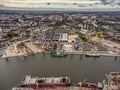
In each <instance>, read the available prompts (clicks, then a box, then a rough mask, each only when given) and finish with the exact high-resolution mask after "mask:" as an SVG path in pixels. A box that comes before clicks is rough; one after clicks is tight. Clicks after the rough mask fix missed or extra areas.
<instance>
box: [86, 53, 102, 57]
mask: <svg viewBox="0 0 120 90" xmlns="http://www.w3.org/2000/svg"><path fill="white" fill-rule="evenodd" d="M86 56H87V57H100V55H99V54H94V53H93V54H91V53H87V54H86Z"/></svg>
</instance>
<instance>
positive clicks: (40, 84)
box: [16, 75, 71, 89]
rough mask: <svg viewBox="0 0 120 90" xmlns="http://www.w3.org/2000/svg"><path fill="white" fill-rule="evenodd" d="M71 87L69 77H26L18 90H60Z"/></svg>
mask: <svg viewBox="0 0 120 90" xmlns="http://www.w3.org/2000/svg"><path fill="white" fill-rule="evenodd" d="M70 85H71V82H70V78H69V77H46V78H45V77H43V78H41V77H31V76H30V75H26V76H25V78H24V80H22V82H21V84H20V85H19V86H18V87H16V88H31V89H38V88H58V87H68V86H70Z"/></svg>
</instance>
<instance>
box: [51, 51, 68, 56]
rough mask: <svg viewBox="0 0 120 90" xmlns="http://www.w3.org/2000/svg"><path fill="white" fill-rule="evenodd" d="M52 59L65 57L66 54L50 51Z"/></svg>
mask: <svg viewBox="0 0 120 90" xmlns="http://www.w3.org/2000/svg"><path fill="white" fill-rule="evenodd" d="M50 55H51V56H52V57H66V56H67V54H66V53H65V52H64V51H52V52H51V54H50Z"/></svg>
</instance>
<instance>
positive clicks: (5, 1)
mask: <svg viewBox="0 0 120 90" xmlns="http://www.w3.org/2000/svg"><path fill="white" fill-rule="evenodd" d="M43 3H44V4H43ZM46 3H50V4H49V5H47V4H46ZM52 3H55V4H52ZM56 3H57V4H56ZM2 7H8V8H32V9H34V8H51V9H53V8H54V9H57V8H62V9H63V8H64V9H82V10H84V9H86V10H91V9H92V10H94V9H95V10H96V9H107V10H112V9H113V10H120V0H0V8H2Z"/></svg>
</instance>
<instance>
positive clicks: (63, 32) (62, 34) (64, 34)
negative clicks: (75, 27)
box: [56, 29, 68, 42]
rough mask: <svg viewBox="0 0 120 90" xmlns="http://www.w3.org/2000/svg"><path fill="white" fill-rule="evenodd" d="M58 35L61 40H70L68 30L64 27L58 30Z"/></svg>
mask: <svg viewBox="0 0 120 90" xmlns="http://www.w3.org/2000/svg"><path fill="white" fill-rule="evenodd" d="M56 35H59V41H60V42H67V41H68V31H67V30H64V29H58V30H56Z"/></svg>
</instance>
